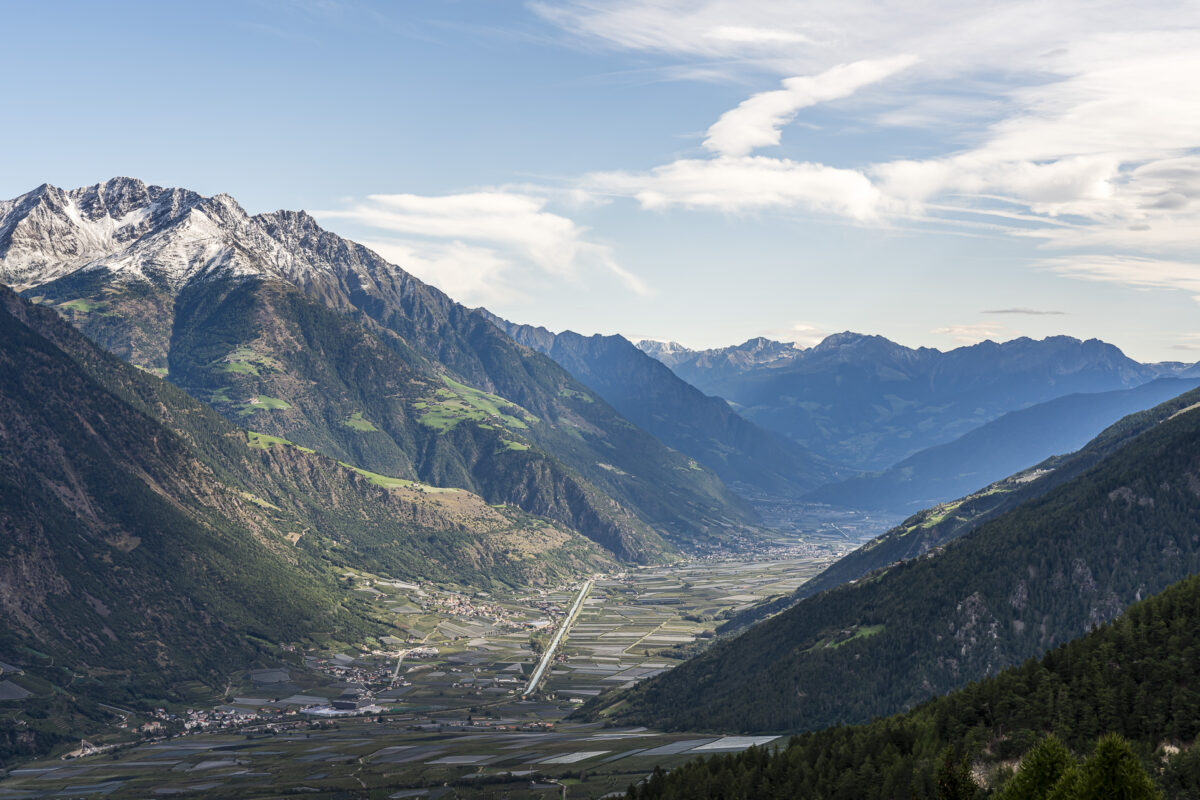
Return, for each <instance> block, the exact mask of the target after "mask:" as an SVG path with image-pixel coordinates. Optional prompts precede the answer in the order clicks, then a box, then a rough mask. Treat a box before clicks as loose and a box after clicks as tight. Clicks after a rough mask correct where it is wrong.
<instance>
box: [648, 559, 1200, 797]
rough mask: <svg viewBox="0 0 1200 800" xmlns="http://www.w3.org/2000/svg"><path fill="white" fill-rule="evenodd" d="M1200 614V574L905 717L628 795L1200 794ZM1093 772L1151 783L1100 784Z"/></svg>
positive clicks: (735, 758) (711, 761)
mask: <svg viewBox="0 0 1200 800" xmlns="http://www.w3.org/2000/svg"><path fill="white" fill-rule="evenodd" d="M1197 619H1200V576H1193V577H1190V578H1188V579H1186V580H1184V581H1182V582H1180V583H1177V584H1175V585H1174V586H1172V587H1170V588H1169V589H1167V590H1166V591H1164V592H1163V593H1161V594H1160V595H1157V596H1155V597H1153V598H1151V599H1150V600H1147V601H1144V602H1142V603H1139V604H1137V605H1135V606H1133V607H1131V608H1130V609H1129V611H1128V612H1126V613H1125V614H1124V615H1123V616H1122V617H1120V618H1119V619H1118V620H1116V621H1114V622H1112V623H1109V624H1108V625H1105V626H1103V627H1101V628H1098V629H1096V630H1095V631H1093V632H1092V633H1090V634H1088V635H1087V636H1084V637H1082V638H1080V639H1077V640H1075V641H1073V642H1071V643H1069V644H1066V645H1063V646H1061V647H1059V648H1057V649H1055V650H1053V651H1051V652H1050V653H1048V654H1046V655H1045V656H1044V657H1043V658H1041V659H1038V660H1030V661H1028V662H1026V663H1025V664H1023V665H1021V666H1020V667H1015V668H1012V669H1009V670H1006V671H1004V672H1002V673H1001V674H999V675H997V676H995V677H993V678H989V679H986V680H983V681H980V682H977V683H973V684H971V685H969V686H967V687H966V688H964V689H962V690H960V691H957V692H954V693H953V694H950V695H947V696H945V697H941V698H938V699H935V700H932V701H930V702H928V703H926V704H924V705H922V706H920V707H918V708H916V709H914V710H912V711H910V712H908V713H906V714H901V715H896V716H892V717H887V718H883V719H879V720H876V721H874V722H871V723H869V724H866V725H857V726H841V727H836V728H830V729H828V730H824V731H818V732H815V733H808V734H803V735H800V736H795V737H793V738H792V739H791V740H790V741H789V743H788V744H787V746H786V747H784V748H782V749H780V750H778V751H770V750H767V749H759V748H752V749H750V750H748V751H746V752H744V753H740V754H736V755H724V756H714V757H711V758H707V759H700V760H697V761H693V762H689V763H687V764H685V765H683V766H681V767H678V768H677V769H674V770H672V771H671V772H670V773H669V774H664V773H662V772H661V771H656V773H655V774H654V775H653V776H652V777H651V778H650V780H648V781H647V782H645V783H643V784H642V785H640V786H635V787H631V789H630V792H629V797H630V798H634V800H682V799H683V798H719V799H723V800H743V799H744V800H770V799H771V798H813V800H843V799H845V800H891V799H892V798H903V799H904V800H908V799H909V798H920V799H922V800H924V799H925V798H929V799H930V800H932V799H934V798H937V800H949V798H972V800H973V799H974V798H976V797H980V798H982V797H999V798H1003V799H1004V800H1017V798H1020V799H1021V800H1026V799H1027V798H1041V797H1045V798H1051V797H1053V798H1061V800H1075V799H1076V798H1088V800H1091V798H1108V797H1122V798H1125V797H1128V798H1138V797H1157V796H1160V795H1159V794H1158V792H1161V796H1163V797H1165V798H1167V799H1168V800H1176V799H1178V800H1183V798H1195V797H1200V748H1197V749H1191V748H1190V745H1191V743H1192V742H1193V741H1195V739H1196V736H1197V733H1198V732H1200V678H1198V675H1197V671H1196V664H1197V663H1200V660H1198V659H1200V626H1197V625H1196V620H1197ZM1048 737H1050V738H1048ZM1072 753H1074V754H1076V755H1072ZM1089 753H1090V756H1089V757H1088V758H1087V759H1086V760H1084V761H1083V762H1082V763H1077V756H1082V755H1084V754H1089ZM1018 759H1020V760H1021V768H1020V770H1019V771H1018V772H1017V773H1016V774H1015V775H1013V773H1012V765H1013V764H1014V763H1016V762H1017V760H1018ZM1143 773H1144V775H1145V776H1148V777H1146V778H1145V780H1144V781H1141V779H1140V778H1139V777H1138V776H1139V775H1142V774H1143ZM1096 775H1108V776H1110V777H1109V778H1107V779H1105V780H1109V781H1117V780H1118V779H1119V780H1120V781H1127V782H1129V785H1130V786H1134V787H1138V786H1140V787H1141V788H1140V789H1136V790H1134V789H1131V790H1130V792H1132V793H1121V792H1115V791H1113V790H1111V786H1110V790H1109V792H1110V793H1107V794H1106V793H1100V794H1097V793H1096V792H1097V791H1099V790H1098V789H1095V786H1097V785H1104V784H1103V781H1101V782H1100V783H1097V781H1098V780H1099V779H1097V778H1096V777H1095V776H1096ZM972 776H975V777H972ZM1064 776H1065V777H1064ZM980 779H982V780H980ZM1064 781H1065V782H1064ZM1139 781H1140V782H1139ZM1060 782H1062V785H1061V786H1059V783H1060ZM981 784H982V785H981ZM1114 785H1115V784H1114ZM1121 785H1125V784H1124V783H1122V784H1121ZM1035 786H1036V787H1037V788H1036V790H1034V789H1033V788H1030V787H1035ZM1056 787H1057V788H1056ZM1089 787H1091V788H1089ZM1147 787H1149V788H1147ZM1147 792H1149V793H1147Z"/></svg>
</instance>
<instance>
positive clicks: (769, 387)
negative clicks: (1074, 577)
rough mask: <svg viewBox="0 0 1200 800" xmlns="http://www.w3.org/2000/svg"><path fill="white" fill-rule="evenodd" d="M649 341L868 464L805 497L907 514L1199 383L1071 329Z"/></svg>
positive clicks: (1193, 370) (756, 409)
mask: <svg viewBox="0 0 1200 800" xmlns="http://www.w3.org/2000/svg"><path fill="white" fill-rule="evenodd" d="M638 346H639V347H641V348H642V349H643V350H645V352H647V353H648V354H651V355H654V356H655V357H656V358H659V359H660V360H662V361H663V363H665V364H667V365H669V366H670V367H671V369H672V370H673V371H674V372H675V373H676V374H677V375H679V376H680V377H682V378H683V379H685V380H687V381H689V382H690V383H692V384H693V385H695V386H697V387H699V388H701V389H702V390H703V391H705V392H709V393H712V394H716V395H719V396H721V397H724V398H726V399H728V400H729V401H730V402H731V403H732V405H733V406H734V408H735V409H737V411H738V412H739V413H740V414H742V415H743V416H745V417H746V418H748V419H750V420H753V421H755V422H758V423H759V424H760V425H762V426H763V427H765V428H768V429H771V430H774V431H777V432H779V433H782V434H784V435H786V436H788V437H790V438H792V439H793V440H794V441H796V442H797V443H799V444H802V445H804V446H805V447H807V448H808V449H810V450H811V451H812V452H813V453H814V454H815V455H817V456H819V457H822V458H825V459H827V460H829V461H831V462H834V463H841V464H845V465H848V466H850V467H856V468H858V469H861V470H865V471H866V472H865V474H863V475H860V476H856V477H851V478H849V479H847V480H846V481H844V482H832V483H831V484H829V485H826V486H823V487H820V488H818V489H816V490H814V491H812V492H810V493H808V494H807V495H805V497H806V499H808V500H810V501H812V502H818V503H830V504H833V505H836V506H842V507H846V508H861V509H875V510H882V511H888V512H890V513H898V514H901V513H902V514H909V513H912V512H913V511H915V510H917V509H920V508H923V507H925V506H928V505H931V504H934V503H939V502H943V501H945V500H949V499H952V498H955V497H959V496H961V495H963V494H967V493H968V492H970V491H972V490H973V489H976V488H979V487H981V486H984V485H986V484H988V483H991V482H992V481H995V480H998V479H999V478H1002V477H1003V476H1005V475H1008V474H1010V473H1012V472H1015V471H1017V470H1019V469H1021V468H1023V467H1027V466H1032V465H1033V464H1036V463H1038V462H1040V461H1042V460H1043V459H1045V458H1048V457H1049V456H1051V455H1055V454H1061V453H1068V452H1071V451H1073V450H1075V449H1076V448H1078V447H1080V446H1082V445H1083V444H1084V443H1085V442H1087V441H1088V440H1089V439H1090V438H1091V437H1093V436H1095V435H1096V434H1098V433H1099V432H1100V431H1101V430H1103V429H1104V428H1105V427H1106V426H1107V425H1109V424H1111V423H1113V422H1115V421H1116V420H1118V419H1120V418H1121V417H1122V416H1124V415H1125V414H1129V413H1132V412H1134V411H1137V410H1140V409H1143V408H1147V407H1149V406H1152V405H1154V404H1156V403H1158V402H1161V401H1163V400H1166V399H1167V398H1169V397H1172V396H1174V395H1175V394H1179V393H1180V392H1182V391H1186V390H1187V389H1189V388H1191V387H1192V386H1194V385H1196V381H1197V380H1200V368H1198V367H1197V366H1196V365H1191V364H1185V363H1176V362H1170V363H1162V364H1140V363H1138V362H1136V361H1134V360H1132V359H1130V358H1128V357H1126V356H1125V355H1124V354H1123V353H1122V352H1121V351H1120V350H1119V349H1118V348H1117V347H1115V346H1113V345H1111V344H1107V343H1104V342H1101V341H1099V340H1095V339H1091V340H1087V341H1081V340H1078V339H1073V338H1071V337H1067V336H1056V337H1049V338H1047V339H1043V340H1041V341H1034V340H1032V339H1014V340H1012V341H1009V342H1003V343H996V342H990V341H988V342H982V343H980V344H977V345H972V346H970V347H960V348H958V349H955V350H951V351H948V352H941V351H938V350H933V349H930V348H920V349H917V350H914V349H911V348H907V347H903V346H902V345H898V344H896V343H894V342H891V341H889V340H887V339H884V338H882V337H879V336H864V335H862V334H856V333H849V332H847V333H840V334H835V335H833V336H829V337H827V338H826V339H825V340H824V341H822V342H821V343H820V344H818V345H816V346H814V347H811V348H807V349H805V348H800V347H797V346H795V345H792V344H789V343H784V342H774V341H771V340H769V339H762V338H759V339H751V340H750V341H748V342H746V343H744V344H742V345H738V346H736V347H727V348H720V349H716V350H704V351H692V350H688V349H687V348H685V347H682V346H681V345H678V344H675V343H662V342H653V341H643V342H640V343H639V345H638Z"/></svg>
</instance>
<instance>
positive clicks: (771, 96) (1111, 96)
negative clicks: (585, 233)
mask: <svg viewBox="0 0 1200 800" xmlns="http://www.w3.org/2000/svg"><path fill="white" fill-rule="evenodd" d="M533 8H534V9H535V10H536V11H537V12H538V13H539V14H541V15H542V16H543V17H544V18H546V19H547V20H549V21H551V22H553V23H554V24H556V25H558V26H560V27H561V28H563V29H564V30H566V31H569V32H570V33H571V34H572V35H574V36H575V37H578V38H579V39H580V40H586V41H588V42H590V43H592V44H593V45H594V44H600V45H601V46H605V47H610V48H619V49H627V50H634V51H640V52H648V53H654V54H656V55H659V56H662V57H666V58H671V59H675V60H676V61H677V62H678V63H677V68H678V69H679V74H680V75H686V76H688V77H691V78H696V79H709V78H711V79H715V80H720V79H726V80H728V79H729V77H730V76H731V75H737V76H738V77H739V79H740V80H743V81H747V80H749V81H754V82H755V83H757V84H758V85H763V84H765V87H764V89H763V90H761V91H758V92H757V93H752V94H750V95H749V96H748V97H747V99H745V100H744V101H742V102H741V103H739V104H738V105H737V106H735V107H733V108H731V109H729V110H728V111H726V112H725V113H724V114H722V115H721V116H720V118H719V119H717V120H716V121H715V122H713V124H712V125H711V126H710V127H709V128H708V131H707V135H706V137H705V139H704V147H705V149H707V150H708V151H709V152H710V153H711V155H710V156H708V157H703V158H701V157H688V158H681V159H677V160H674V161H670V162H668V163H664V164H661V165H659V166H652V167H649V168H645V169H639V170H625V171H614V172H606V173H593V174H589V175H587V176H585V177H584V178H583V179H582V181H581V185H582V186H583V187H584V188H586V189H587V190H589V191H595V192H599V193H607V194H611V195H618V196H627V197H630V198H633V199H635V200H636V201H637V202H638V203H640V205H641V206H642V207H643V208H646V209H662V208H667V207H671V206H679V207H685V208H694V209H706V210H712V211H718V212H722V213H730V214H736V213H742V212H746V211H760V210H769V209H776V210H792V209H798V210H801V211H804V212H807V213H814V214H827V215H836V216H842V217H846V218H849V219H852V220H855V221H856V222H859V223H870V224H878V225H887V226H903V225H909V226H923V225H926V224H936V225H940V226H944V227H946V228H947V229H949V228H952V227H956V226H961V227H964V228H965V229H970V230H973V231H980V230H983V228H982V227H981V226H980V224H979V222H978V221H977V220H978V219H980V217H979V215H987V216H989V217H990V218H991V221H990V222H989V223H988V225H987V226H986V230H987V232H988V235H993V236H1005V235H1007V236H1011V237H1016V238H1022V239H1027V240H1030V241H1032V242H1034V243H1035V244H1036V245H1038V246H1040V247H1043V248H1054V249H1056V250H1058V251H1060V252H1063V253H1066V254H1069V255H1067V256H1065V257H1064V258H1065V259H1066V260H1064V261H1062V262H1056V263H1055V265H1052V269H1054V271H1055V272H1056V273H1058V274H1060V275H1064V276H1067V277H1072V278H1080V279H1090V280H1104V281H1110V282H1116V283H1121V284H1124V285H1128V286H1134V287H1139V288H1164V289H1175V290H1181V291H1187V292H1190V293H1193V294H1200V284H1197V283H1196V281H1195V279H1194V277H1193V273H1194V268H1193V267H1192V266H1191V262H1193V261H1200V236H1198V235H1197V233H1196V232H1197V230H1200V155H1197V153H1198V152H1200V94H1198V93H1197V92H1196V91H1195V85H1194V84H1195V81H1194V77H1193V76H1195V75H1197V74H1200V5H1195V4H1192V5H1185V6H1181V5H1179V4H1177V3H1172V2H1166V0H1147V2H1143V3H1137V4H1134V3H1130V2H1121V1H1118V0H1100V2H1093V1H1092V0H1063V2H1059V3H1054V4H1049V5H1047V4H1044V3H1036V2H1032V0H1019V1H1018V2H1009V3H986V4H966V5H964V4H961V3H954V2H950V0H918V1H917V2H914V3H905V4H899V5H896V4H893V5H890V6H889V5H886V4H885V5H881V4H879V3H877V2H871V0H845V1H844V2H840V3H836V4H834V3H821V2H816V0H810V1H809V2H805V1H804V0H801V2H796V3H785V4H781V3H777V2H771V0H700V1H699V2H683V0H614V1H613V2H607V3H595V2H592V1H591V0H567V1H566V2H563V3H556V4H554V5H549V4H534V5H533ZM700 67H702V69H698V71H696V72H694V73H691V74H689V72H688V70H689V69H692V68H700ZM764 75H766V76H770V77H766V78H764V77H763V76H764ZM781 78H782V84H777V83H775V81H777V80H780V79H781ZM885 80H886V84H884V83H883V81H885ZM962 86H969V87H970V89H969V91H967V92H966V93H965V94H964V92H963V90H962V89H961V88H960V87H962ZM768 87H769V88H768ZM832 101H841V102H842V105H843V107H844V109H843V110H847V109H848V112H847V113H848V114H849V116H850V117H851V118H853V120H854V124H855V125H857V126H860V127H862V128H867V129H869V128H870V127H872V126H895V125H905V126H910V127H926V128H928V129H930V130H931V132H934V133H937V134H941V133H942V132H943V130H944V129H945V128H952V129H953V136H952V137H950V140H952V141H955V142H956V144H955V146H954V149H952V150H949V149H948V151H947V152H943V153H940V154H936V155H932V156H930V155H927V154H924V153H922V154H921V155H919V156H918V157H910V158H904V157H900V158H880V159H877V160H875V161H873V162H872V161H870V160H865V161H864V160H861V159H860V160H856V161H848V162H845V163H839V162H838V161H836V160H835V159H829V160H828V161H827V163H826V162H825V161H818V160H806V161H799V160H794V159H788V158H782V157H772V156H769V155H766V154H762V153H758V152H757V151H759V150H761V149H762V148H765V147H771V146H774V145H778V144H781V143H784V142H785V141H786V136H787V130H788V127H789V126H793V125H798V124H804V123H805V122H806V120H805V119H804V118H803V117H804V116H805V109H809V108H812V107H814V106H817V105H819V104H821V103H828V102H832ZM972 216H974V217H975V221H972V220H970V219H969V217H972ZM1114 251H1116V252H1123V253H1127V254H1129V255H1126V256H1112V255H1111V253H1112V252H1114Z"/></svg>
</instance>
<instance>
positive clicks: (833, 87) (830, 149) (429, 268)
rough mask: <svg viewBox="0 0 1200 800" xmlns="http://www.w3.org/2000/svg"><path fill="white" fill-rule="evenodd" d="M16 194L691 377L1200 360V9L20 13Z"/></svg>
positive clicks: (926, 6)
mask: <svg viewBox="0 0 1200 800" xmlns="http://www.w3.org/2000/svg"><path fill="white" fill-rule="evenodd" d="M0 14H2V18H3V20H4V24H3V27H2V28H0V67H2V68H3V69H4V74H5V75H7V80H6V81H5V89H6V91H5V102H4V103H3V105H0V197H6V198H7V197H15V196H17V195H19V194H21V193H23V192H26V191H28V190H30V189H32V188H34V187H35V186H38V185H40V184H42V183H46V182H48V183H52V184H54V185H57V186H61V187H64V188H74V187H77V186H85V185H89V184H94V183H97V182H99V181H102V180H106V179H108V178H110V177H113V176H117V175H128V176H133V177H138V178H141V179H142V180H145V181H146V182H148V183H154V184H159V185H164V186H184V187H187V188H190V189H194V190H196V191H199V192H201V193H203V194H217V193H221V192H224V193H227V194H230V195H232V196H233V197H235V198H236V199H237V200H238V202H240V203H241V204H242V206H243V207H244V208H245V209H246V210H247V211H249V212H251V213H259V212H263V211H271V210H275V209H278V208H288V209H301V208H302V209H305V210H307V211H309V212H310V213H312V214H313V215H314V216H316V217H317V218H318V220H319V221H320V222H321V223H322V224H323V225H324V226H325V227H327V228H329V229H331V230H333V231H335V232H337V233H340V234H342V235H344V236H347V237H348V238H352V239H355V240H357V241H360V242H363V243H364V244H367V245H368V246H370V247H372V248H374V249H376V250H377V251H378V252H380V253H381V254H382V255H384V256H385V257H387V258H388V259H389V260H391V261H393V262H395V263H396V264H398V265H399V266H401V267H403V268H404V269H406V270H408V271H410V272H412V273H413V274H415V275H417V276H418V277H419V278H421V279H423V280H425V281H428V282H430V283H432V284H434V285H436V286H438V287H440V288H442V289H443V290H445V291H446V292H448V293H449V294H450V295H451V296H453V297H454V298H456V299H458V300H460V301H462V302H464V303H466V304H468V305H472V306H476V305H484V306H487V307H488V308H489V309H491V310H492V311H494V312H495V313H497V314H500V315H501V316H503V317H506V318H508V319H511V320H513V321H516V322H523V323H529V324H535V325H544V326H546V327H548V328H550V329H551V330H555V331H560V330H564V329H571V330H575V331H578V332H581V333H606V334H607V333H621V334H624V335H625V336H627V337H630V338H632V339H638V338H655V339H664V340H675V341H678V342H681V343H683V344H685V345H687V346H689V347H694V348H707V347H719V346H724V345H729V344H736V343H739V342H742V341H744V340H746V339H749V338H751V337H754V336H767V337H770V338H774V339H779V340H787V341H795V342H797V343H799V344H801V345H804V346H809V345H811V344H814V343H816V342H817V341H819V340H820V339H821V338H822V337H823V336H825V335H827V334H829V333H832V332H837V331H842V330H855V331H859V332H863V333H877V334H882V335H884V336H887V337H889V338H891V339H894V340H896V341H899V342H901V343H903V344H906V345H910V346H918V345H921V346H931V347H938V348H940V349H948V348H952V347H956V346H960V345H963V344H970V343H973V342H977V341H980V340H983V339H986V338H990V339H995V340H1007V339H1011V338H1015V337H1017V336H1031V337H1034V338H1041V337H1044V336H1048V335H1055V334H1067V335H1071V336H1076V337H1079V338H1092V337H1096V338H1101V339H1104V340H1106V341H1110V342H1113V343H1115V344H1117V345H1118V346H1120V347H1121V348H1122V349H1124V350H1125V351H1126V352H1127V353H1128V354H1129V355H1131V356H1133V357H1134V358H1138V359H1140V360H1144V361H1158V360H1170V361H1196V360H1198V359H1200V224H1198V223H1200V91H1197V90H1196V76H1197V75H1200V4H1197V3H1195V2H1190V3H1180V2H1175V3H1164V2H1156V1H1155V0H1144V1H1143V2H1136V3H1135V2H1105V1H1104V0H1087V1H1086V2H1083V1H1080V2H1076V0H1059V1H1057V2H1045V1H1043V2H986V1H984V0H981V2H975V3H961V2H942V1H940V0H936V1H929V2H923V1H920V0H908V1H907V2H903V3H898V2H892V1H890V0H889V1H888V2H867V1H866V0H838V1H837V2H833V1H832V0H826V1H825V2H805V1H804V0H794V1H792V2H776V1H775V0H692V1H691V2H668V1H667V0H613V1H612V2H602V1H601V0H562V1H561V2H516V1H513V2H509V1H508V0H443V1H442V2H417V1H416V0H406V1H404V2H401V1H400V0H397V1H396V2H378V3H372V2H364V1H360V0H291V1H286V0H240V2H231V3H223V2H213V1H211V0H210V1H209V2H205V3H187V4H185V3H161V2H145V3H136V2H121V1H120V0H115V1H114V2H108V3H93V2H79V3H67V2H56V1H55V0H44V1H43V2H38V3H27V2H18V1H17V0H0Z"/></svg>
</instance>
